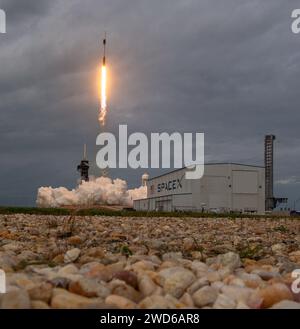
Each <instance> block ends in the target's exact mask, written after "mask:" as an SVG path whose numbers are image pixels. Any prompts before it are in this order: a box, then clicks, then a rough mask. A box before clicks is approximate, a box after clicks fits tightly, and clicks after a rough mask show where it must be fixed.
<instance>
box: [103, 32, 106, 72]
mask: <svg viewBox="0 0 300 329" xmlns="http://www.w3.org/2000/svg"><path fill="white" fill-rule="evenodd" d="M105 62H106V32H105V36H104V39H103V66H105Z"/></svg>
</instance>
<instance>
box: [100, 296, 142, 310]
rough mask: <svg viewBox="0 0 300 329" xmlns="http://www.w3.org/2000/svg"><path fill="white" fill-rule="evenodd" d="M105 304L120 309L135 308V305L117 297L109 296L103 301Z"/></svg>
mask: <svg viewBox="0 0 300 329" xmlns="http://www.w3.org/2000/svg"><path fill="white" fill-rule="evenodd" d="M105 304H106V305H108V306H110V307H112V306H113V307H117V308H120V309H134V308H136V304H135V303H134V302H132V301H131V300H129V299H127V298H125V297H122V296H118V295H109V296H108V297H106V299H105Z"/></svg>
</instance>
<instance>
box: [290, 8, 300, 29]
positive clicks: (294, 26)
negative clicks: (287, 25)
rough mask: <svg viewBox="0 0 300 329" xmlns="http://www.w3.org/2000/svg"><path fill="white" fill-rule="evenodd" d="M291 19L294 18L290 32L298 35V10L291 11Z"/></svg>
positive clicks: (299, 20)
mask: <svg viewBox="0 0 300 329" xmlns="http://www.w3.org/2000/svg"><path fill="white" fill-rule="evenodd" d="M291 17H292V18H295V20H294V21H293V23H292V25H291V29H292V32H293V33H295V34H298V33H300V9H295V10H293V12H292V16H291Z"/></svg>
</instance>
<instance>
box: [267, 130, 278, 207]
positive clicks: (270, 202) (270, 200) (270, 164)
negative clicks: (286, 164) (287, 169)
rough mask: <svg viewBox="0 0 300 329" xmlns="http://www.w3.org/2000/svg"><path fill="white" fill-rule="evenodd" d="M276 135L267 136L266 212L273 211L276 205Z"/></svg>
mask: <svg viewBox="0 0 300 329" xmlns="http://www.w3.org/2000/svg"><path fill="white" fill-rule="evenodd" d="M275 139H276V137H275V136H274V135H266V136H265V171H266V173H265V184H266V186H265V191H266V211H272V210H273V209H274V208H275V207H276V205H275V203H276V202H275V198H274V190H273V182H274V140H275Z"/></svg>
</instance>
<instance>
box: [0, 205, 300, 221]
mask: <svg viewBox="0 0 300 329" xmlns="http://www.w3.org/2000/svg"><path fill="white" fill-rule="evenodd" d="M0 214H2V215H10V214H30V215H53V216H69V215H76V216H119V217H193V218H207V217H211V218H232V219H235V218H253V219H260V218H273V219H276V218H278V216H271V215H265V216H262V215H253V214H239V213H228V214H215V213H201V212H143V211H134V210H132V209H124V210H110V209H101V208H100V209H99V208H91V209H66V208H35V207H32V208H27V207H0ZM280 218H282V217H280ZM286 218H297V219H299V218H300V217H286Z"/></svg>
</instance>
